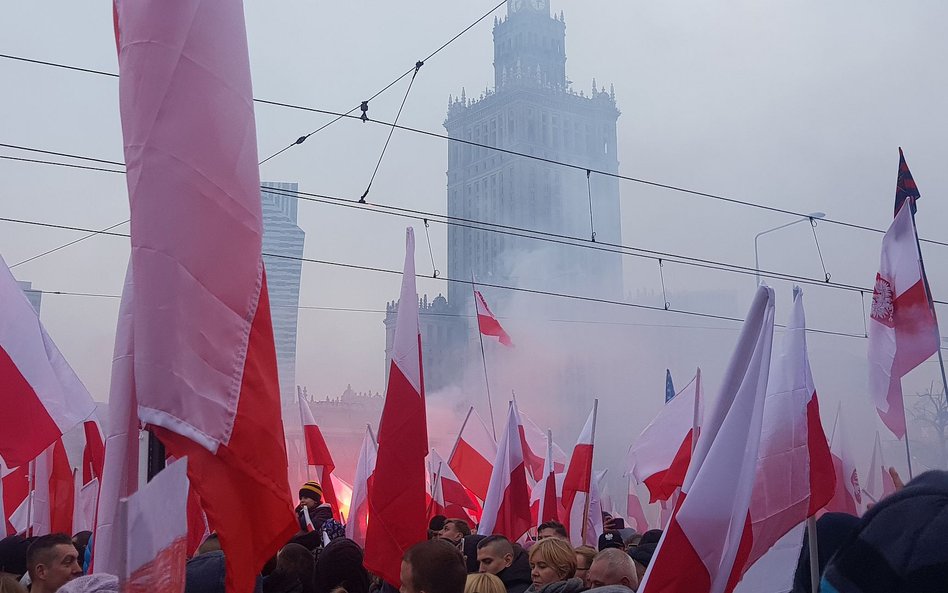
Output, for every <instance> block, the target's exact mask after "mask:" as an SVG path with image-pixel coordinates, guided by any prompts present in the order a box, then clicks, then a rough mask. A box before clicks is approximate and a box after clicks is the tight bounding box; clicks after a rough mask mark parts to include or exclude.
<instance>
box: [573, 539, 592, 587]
mask: <svg viewBox="0 0 948 593" xmlns="http://www.w3.org/2000/svg"><path fill="white" fill-rule="evenodd" d="M573 551H574V552H576V578H579V579H583V585H585V586H586V588H587V589H588V588H589V582H588V581H587V580H586V573H587V572H589V567H590V566H591V565H592V562H593V558H595V557H596V548H594V547H592V546H579V547H578V548H576V549H575V550H573Z"/></svg>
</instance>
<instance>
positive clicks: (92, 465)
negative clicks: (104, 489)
mask: <svg viewBox="0 0 948 593" xmlns="http://www.w3.org/2000/svg"><path fill="white" fill-rule="evenodd" d="M82 430H83V432H84V433H85V437H86V446H85V448H84V449H83V450H82V483H83V484H88V483H89V482H91V481H92V480H93V479H98V480H101V479H102V467H103V465H104V464H105V442H104V441H103V440H102V431H101V430H100V429H99V422H98V421H97V420H95V419H92V420H86V421H85V422H83V423H82Z"/></svg>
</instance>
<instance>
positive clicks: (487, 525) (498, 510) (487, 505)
mask: <svg viewBox="0 0 948 593" xmlns="http://www.w3.org/2000/svg"><path fill="white" fill-rule="evenodd" d="M521 425H522V422H521V420H520V414H519V413H518V411H517V406H516V404H515V403H514V402H510V407H509V410H508V412H507V424H506V426H505V427H504V431H503V433H502V434H501V437H500V443H499V444H498V446H497V457H495V458H494V471H493V472H492V473H491V476H490V487H489V488H488V490H487V498H486V499H485V500H484V513H483V514H482V515H481V523H480V525H478V528H477V531H478V533H480V534H482V535H490V534H494V533H497V534H500V535H504V536H506V537H507V539H509V540H510V541H517V540H518V539H520V537H521V536H522V535H523V534H524V533H526V532H527V530H528V529H530V527H531V525H532V523H533V516H532V514H531V513H530V489H529V487H528V486H527V467H526V463H525V462H524V456H523V445H522V444H521V443H522V442H521V437H520V435H521Z"/></svg>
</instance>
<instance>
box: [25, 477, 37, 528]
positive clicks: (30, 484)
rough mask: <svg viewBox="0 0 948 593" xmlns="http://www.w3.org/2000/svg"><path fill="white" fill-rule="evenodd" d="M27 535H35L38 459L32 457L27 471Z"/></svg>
mask: <svg viewBox="0 0 948 593" xmlns="http://www.w3.org/2000/svg"><path fill="white" fill-rule="evenodd" d="M26 482H27V490H26V536H27V537H32V536H33V490H34V489H35V488H36V460H35V459H31V460H30V464H29V466H28V469H27V471H26Z"/></svg>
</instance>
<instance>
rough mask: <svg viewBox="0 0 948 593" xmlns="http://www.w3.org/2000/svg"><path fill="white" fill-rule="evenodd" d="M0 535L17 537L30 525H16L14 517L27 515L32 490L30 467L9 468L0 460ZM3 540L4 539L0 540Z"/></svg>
mask: <svg viewBox="0 0 948 593" xmlns="http://www.w3.org/2000/svg"><path fill="white" fill-rule="evenodd" d="M0 490H2V492H0V511H2V513H0V534H2V535H4V536H7V535H16V534H17V533H19V532H20V531H26V528H27V527H28V525H27V524H26V522H25V521H24V522H23V524H22V525H14V522H13V517H14V516H17V515H23V516H24V519H25V515H26V504H27V503H26V497H27V495H28V494H29V490H30V480H29V466H27V465H21V466H20V467H14V468H9V467H7V466H6V465H4V463H3V460H2V459H0ZM0 539H2V538H0Z"/></svg>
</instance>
